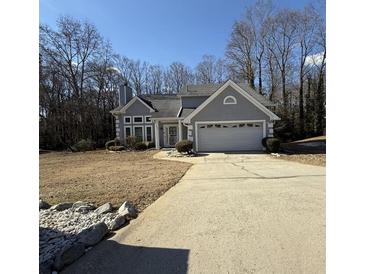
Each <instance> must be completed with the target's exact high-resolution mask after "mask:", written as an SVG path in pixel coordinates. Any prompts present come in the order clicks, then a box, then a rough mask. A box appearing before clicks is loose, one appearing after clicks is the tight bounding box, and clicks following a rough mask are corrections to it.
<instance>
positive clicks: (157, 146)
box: [155, 121, 160, 149]
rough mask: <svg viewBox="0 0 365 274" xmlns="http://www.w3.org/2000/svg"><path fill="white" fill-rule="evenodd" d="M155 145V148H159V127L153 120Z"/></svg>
mask: <svg viewBox="0 0 365 274" xmlns="http://www.w3.org/2000/svg"><path fill="white" fill-rule="evenodd" d="M155 146H156V149H160V128H159V122H158V121H155Z"/></svg>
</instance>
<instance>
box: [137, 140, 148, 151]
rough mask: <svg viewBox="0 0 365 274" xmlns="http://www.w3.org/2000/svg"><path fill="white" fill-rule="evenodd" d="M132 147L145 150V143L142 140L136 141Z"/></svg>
mask: <svg viewBox="0 0 365 274" xmlns="http://www.w3.org/2000/svg"><path fill="white" fill-rule="evenodd" d="M134 149H135V150H146V149H147V145H146V144H145V143H143V142H138V143H136V144H135V146H134Z"/></svg>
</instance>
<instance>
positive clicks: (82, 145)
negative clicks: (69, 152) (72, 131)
mask: <svg viewBox="0 0 365 274" xmlns="http://www.w3.org/2000/svg"><path fill="white" fill-rule="evenodd" d="M72 148H73V149H75V150H76V151H88V150H94V149H95V142H94V141H92V140H90V139H86V140H85V139H82V140H80V141H78V142H77V143H76V144H74V145H73V147H72Z"/></svg>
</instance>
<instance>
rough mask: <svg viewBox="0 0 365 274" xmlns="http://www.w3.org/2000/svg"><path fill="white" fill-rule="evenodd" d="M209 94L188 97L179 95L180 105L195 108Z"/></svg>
mask: <svg viewBox="0 0 365 274" xmlns="http://www.w3.org/2000/svg"><path fill="white" fill-rule="evenodd" d="M208 97H209V96H190V97H185V96H184V97H181V106H182V107H183V108H197V107H198V106H199V105H201V104H202V103H203V102H204V101H205V100H207V99H208Z"/></svg>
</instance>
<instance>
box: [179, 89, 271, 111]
mask: <svg viewBox="0 0 365 274" xmlns="http://www.w3.org/2000/svg"><path fill="white" fill-rule="evenodd" d="M237 84H238V85H239V86H240V87H242V88H243V89H244V90H245V91H247V92H248V94H250V95H251V96H252V97H254V98H255V99H256V100H257V101H259V102H260V103H261V104H263V105H264V106H275V103H273V102H271V101H270V100H269V99H267V98H266V97H265V96H263V95H261V94H260V93H258V92H257V91H256V90H254V89H252V88H250V87H249V86H248V85H246V84H244V83H237ZM222 85H224V83H221V84H204V85H186V86H185V87H184V88H183V90H182V91H181V92H180V93H178V95H179V96H210V95H212V94H213V93H214V92H215V91H216V90H217V89H219V88H220V87H221V86H222Z"/></svg>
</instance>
